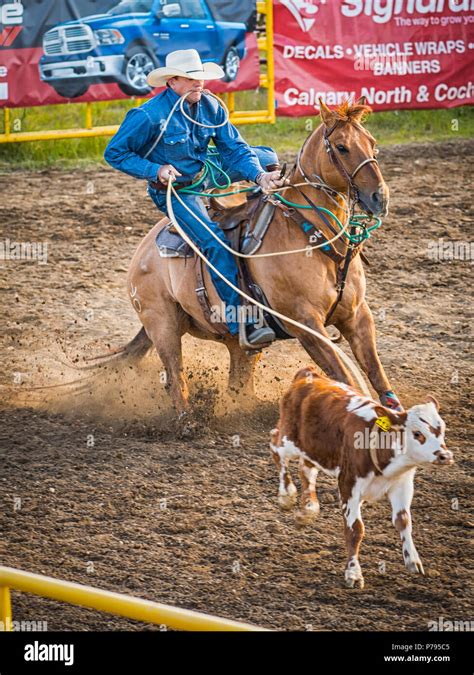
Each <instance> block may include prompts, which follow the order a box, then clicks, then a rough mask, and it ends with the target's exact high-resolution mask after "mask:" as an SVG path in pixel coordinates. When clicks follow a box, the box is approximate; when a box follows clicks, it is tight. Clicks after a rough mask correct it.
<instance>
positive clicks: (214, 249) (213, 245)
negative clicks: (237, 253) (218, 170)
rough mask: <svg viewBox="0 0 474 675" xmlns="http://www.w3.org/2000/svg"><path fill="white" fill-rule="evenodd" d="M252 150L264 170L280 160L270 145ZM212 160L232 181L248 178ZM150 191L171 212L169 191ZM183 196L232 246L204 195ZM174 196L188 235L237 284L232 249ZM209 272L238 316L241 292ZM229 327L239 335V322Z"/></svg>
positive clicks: (197, 213)
mask: <svg viewBox="0 0 474 675" xmlns="http://www.w3.org/2000/svg"><path fill="white" fill-rule="evenodd" d="M252 150H254V152H255V153H256V155H257V157H258V159H259V161H260V164H261V165H262V170H263V169H264V168H265V167H266V166H267V165H268V164H276V163H278V157H277V155H276V153H275V152H274V150H272V149H271V148H268V147H265V146H256V147H252ZM212 161H213V162H214V163H215V164H217V165H218V166H221V167H222V168H223V169H224V171H225V172H226V173H227V174H228V175H229V177H230V179H231V181H232V182H235V181H239V180H245V177H244V176H242V175H240V174H239V173H237V172H236V171H235V170H234V169H233V168H232V167H229V166H225V165H223V163H222V161H221V158H220V156H218V155H216V156H213V158H212ZM217 180H218V181H219V182H223V180H222V176H219V175H217ZM206 187H208V184H207V183H206V182H204V183H203V186H202V188H203V189H205V188H206ZM148 194H149V195H150V197H151V198H152V200H153V202H154V203H155V204H156V206H157V207H158V209H159V210H160V211H162V212H163V213H166V214H167V215H168V212H167V208H166V192H164V191H163V192H162V191H159V190H154V189H153V188H152V187H151V186H150V185H148ZM180 198H181V199H182V200H183V201H184V203H185V204H186V205H187V206H188V207H189V208H190V209H191V210H192V211H194V212H195V213H196V215H197V216H199V218H200V219H201V220H203V221H204V222H205V223H206V225H208V227H209V228H210V229H211V230H212V231H213V232H214V233H215V234H216V235H217V236H218V238H219V239H220V240H221V241H223V242H225V243H226V244H227V245H229V242H228V240H227V238H226V236H225V234H224V232H223V231H222V230H221V228H220V227H219V225H217V223H214V222H213V221H212V220H211V219H210V218H209V216H208V214H207V210H206V207H205V206H204V203H203V201H202V199H201V197H197V196H196V195H188V194H180ZM172 199H173V210H174V214H175V216H176V219H177V221H178V223H179V225H180V226H181V227H182V228H183V230H184V231H185V232H186V234H187V235H188V236H189V238H190V239H192V240H193V242H194V243H195V244H196V245H197V246H198V247H199V249H200V250H201V251H202V253H204V255H205V256H206V258H207V259H208V260H209V262H210V263H211V264H212V265H214V267H215V268H216V269H218V270H219V272H220V273H221V274H222V275H223V276H224V277H225V278H226V279H228V280H229V281H230V282H231V283H232V284H233V285H234V286H238V270H237V262H236V260H235V257H234V256H233V255H232V253H229V251H226V250H225V249H224V248H222V246H221V245H220V244H219V243H218V242H217V241H216V240H215V239H214V237H213V236H212V234H210V232H208V231H207V230H206V229H205V228H204V227H203V226H202V225H201V223H199V222H198V221H197V220H196V219H195V218H193V216H192V215H191V214H190V213H189V212H188V211H187V210H186V209H185V208H184V206H182V205H181V204H180V203H179V202H178V201H177V199H176V198H175V197H172ZM209 272H210V275H211V279H212V281H213V283H214V286H215V288H216V291H217V293H218V295H219V297H220V299H221V300H222V301H223V303H224V305H225V307H226V308H227V307H229V308H234V312H233V316H234V317H237V316H238V308H239V305H240V302H241V301H240V295H239V294H238V293H236V291H234V290H232V288H230V286H228V285H227V284H226V283H225V282H224V281H223V280H222V279H221V278H220V277H219V276H218V275H217V274H216V273H215V272H213V271H212V270H211V269H210V270H209ZM227 326H228V328H229V331H230V333H231V334H232V335H237V333H238V332H239V324H238V321H233V320H228V321H227Z"/></svg>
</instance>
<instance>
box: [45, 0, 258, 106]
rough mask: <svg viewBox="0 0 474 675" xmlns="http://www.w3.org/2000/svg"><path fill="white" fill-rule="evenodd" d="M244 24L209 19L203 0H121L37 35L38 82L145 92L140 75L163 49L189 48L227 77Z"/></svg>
mask: <svg viewBox="0 0 474 675" xmlns="http://www.w3.org/2000/svg"><path fill="white" fill-rule="evenodd" d="M247 30H248V27H247V26H246V24H245V23H239V22H235V21H221V20H215V19H214V17H213V15H212V13H211V11H210V9H209V6H208V4H207V2H206V0H179V2H169V1H168V0H121V2H119V3H118V4H117V5H115V6H114V7H112V8H111V9H109V10H108V11H107V12H106V13H103V14H95V15H92V16H86V17H83V18H80V19H77V20H74V21H66V22H64V23H60V24H58V25H56V26H54V27H53V28H51V29H50V30H48V31H47V32H46V33H45V34H44V36H43V55H42V56H41V58H40V61H39V72H40V78H41V80H42V81H44V82H46V83H48V84H49V85H51V86H52V87H53V88H54V89H55V91H56V92H57V93H58V94H59V95H60V96H63V97H65V98H76V97H78V96H82V95H83V94H85V93H86V92H87V90H88V88H89V86H90V85H91V84H96V83H106V82H116V83H117V84H118V86H119V87H120V89H121V90H122V91H123V92H124V93H125V94H127V95H128V96H146V95H147V94H149V93H150V87H149V86H148V85H147V82H146V77H147V75H148V73H150V71H152V70H153V69H154V68H157V67H159V66H161V65H164V60H165V56H166V54H168V53H169V52H171V51H173V50H175V49H189V48H190V47H194V48H195V49H197V50H198V51H199V53H200V55H201V59H202V61H214V62H216V63H220V64H221V65H222V67H223V69H224V72H225V78H224V81H226V82H232V81H233V80H235V79H236V77H237V74H238V72H239V67H240V62H241V60H242V59H243V58H244V57H245V55H246V47H245V35H246V31H247Z"/></svg>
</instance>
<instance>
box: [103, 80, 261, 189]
mask: <svg viewBox="0 0 474 675" xmlns="http://www.w3.org/2000/svg"><path fill="white" fill-rule="evenodd" d="M178 98H179V96H178V95H177V94H176V93H175V92H174V91H173V90H172V89H170V88H167V89H166V90H165V91H163V92H161V93H160V94H158V95H157V96H155V97H154V98H152V99H150V100H149V101H147V102H146V103H144V104H143V105H141V106H140V107H139V108H132V110H129V112H128V113H127V115H126V117H125V119H124V121H123V122H122V125H121V126H120V128H119V130H118V131H117V133H116V134H115V136H114V137H113V138H112V140H111V141H110V143H109V144H108V146H107V148H106V150H105V153H104V157H105V159H106V161H107V162H108V163H109V164H110V165H111V166H113V167H114V168H115V169H119V170H120V171H124V172H125V173H128V174H129V175H130V176H134V177H135V178H142V179H147V180H153V181H156V180H157V175H158V171H159V169H160V166H161V165H163V164H172V165H173V166H174V167H175V168H176V169H178V171H179V172H180V173H181V174H182V177H180V178H179V179H178V182H184V181H189V180H192V178H194V176H195V175H196V174H197V173H199V171H200V170H201V169H202V166H203V162H204V160H205V158H206V151H207V146H208V145H209V142H210V141H211V140H213V141H214V143H215V145H216V147H217V149H218V150H219V153H220V155H221V157H222V159H223V160H224V162H225V164H227V165H231V166H232V167H233V168H235V169H237V170H238V172H239V173H241V174H242V175H243V176H245V177H246V178H247V179H248V180H250V181H254V180H255V178H256V176H257V174H258V173H260V172H261V171H262V170H263V169H262V166H261V164H260V162H259V161H258V158H257V156H256V154H255V152H254V151H253V150H252V149H251V148H250V147H249V145H248V144H247V143H246V142H245V141H244V139H243V138H242V136H241V135H240V134H239V132H238V131H237V129H236V128H235V127H234V126H233V125H232V124H230V122H228V123H227V124H225V125H224V126H222V127H220V128H217V129H216V128H210V129H206V128H204V127H199V126H197V125H196V124H193V123H192V122H190V121H189V120H187V119H186V118H185V117H184V115H183V114H182V112H181V110H180V108H179V106H178V107H177V108H176V110H175V112H174V113H173V115H172V116H171V119H170V121H169V123H168V125H167V127H166V130H165V132H164V134H163V136H162V138H161V140H160V142H159V143H158V144H157V145H156V147H155V148H154V149H153V150H152V151H151V152H150V154H149V155H148V156H147V157H146V158H145V155H146V153H147V152H148V151H149V149H150V148H151V147H152V146H153V143H154V142H155V140H156V138H157V137H158V136H159V134H160V131H161V129H162V125H163V123H164V121H165V120H166V118H167V117H168V114H169V112H170V111H171V108H172V107H173V105H174V104H175V103H176V100H177V99H178ZM184 105H185V110H186V112H187V113H188V115H189V114H190V113H189V107H187V106H188V104H187V103H186V102H185V104H184ZM196 107H197V112H196ZM191 108H192V111H193V113H192V115H191V116H195V117H194V119H196V120H197V121H198V122H202V123H203V124H210V125H212V124H220V123H221V122H223V121H224V118H225V112H224V109H223V108H222V106H221V105H219V103H218V102H217V101H216V100H215V99H214V98H212V97H211V96H206V95H205V94H204V95H203V96H202V98H201V100H200V102H199V103H197V104H195V105H194V106H191Z"/></svg>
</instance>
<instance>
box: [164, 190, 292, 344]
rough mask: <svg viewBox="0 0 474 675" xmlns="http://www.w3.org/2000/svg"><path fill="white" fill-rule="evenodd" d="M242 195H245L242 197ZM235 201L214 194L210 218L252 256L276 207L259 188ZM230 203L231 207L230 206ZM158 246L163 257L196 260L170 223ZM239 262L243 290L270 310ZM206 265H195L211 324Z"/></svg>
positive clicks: (273, 323) (283, 335) (279, 329)
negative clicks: (205, 277) (204, 273)
mask: <svg viewBox="0 0 474 675" xmlns="http://www.w3.org/2000/svg"><path fill="white" fill-rule="evenodd" d="M241 185H242V184H236V185H233V186H232V187H231V188H229V190H230V189H235V188H237V189H238V188H239V187H241ZM247 185H250V184H247ZM211 194H212V193H211ZM242 195H244V197H243V198H242ZM245 195H247V197H245ZM232 198H233V199H232V200H230V199H229V198H227V197H219V194H218V193H216V194H212V196H211V197H210V198H209V204H208V207H207V208H208V214H209V217H210V218H211V219H212V220H213V221H214V222H216V223H217V224H218V225H219V227H220V228H221V229H222V230H223V231H224V232H225V234H226V239H227V241H228V242H229V245H230V246H231V247H232V248H233V249H234V250H235V251H238V252H239V253H245V254H246V255H252V254H254V253H255V252H256V251H258V249H259V248H260V246H261V245H262V242H263V240H264V237H265V235H266V233H267V231H268V228H269V227H270V224H271V222H272V220H273V216H274V214H275V209H276V208H277V204H276V203H275V202H274V200H272V199H271V198H269V197H268V196H267V195H264V194H263V193H262V192H261V190H260V188H256V189H255V190H253V191H249V192H244V193H240V194H238V195H232ZM234 198H237V199H234ZM235 202H237V203H235ZM229 203H230V204H231V205H230V206H229ZM156 245H157V247H158V250H159V253H160V256H161V257H163V258H192V257H194V251H193V250H192V249H191V247H190V246H189V245H188V244H187V243H186V242H185V241H184V240H183V239H182V237H181V236H180V235H179V234H178V232H177V231H176V230H175V229H174V227H173V226H172V224H171V223H170V222H169V223H168V224H167V225H165V227H163V228H162V230H161V231H160V232H159V233H158V235H157V237H156ZM237 261H238V266H239V285H240V288H241V290H243V291H244V292H245V293H247V294H248V295H250V296H251V297H253V298H255V299H256V300H258V301H259V302H261V303H262V304H264V305H266V306H267V307H270V305H269V303H268V300H267V298H266V297H265V294H264V292H263V291H262V289H261V288H260V287H259V286H258V285H257V284H256V283H255V282H254V281H253V279H252V278H251V275H250V272H249V269H248V266H247V265H246V263H245V259H244V258H238V259H237ZM203 265H204V263H203V261H202V259H201V258H199V259H198V261H197V264H196V277H197V286H196V294H197V296H198V300H199V303H200V305H201V308H202V310H203V313H204V316H205V317H206V320H207V321H209V320H210V317H211V315H212V310H211V306H210V303H209V298H208V295H207V291H206V287H205V282H204V276H203ZM263 314H264V318H265V321H266V322H267V324H268V326H269V327H270V328H272V329H273V330H274V332H275V334H276V336H277V338H279V339H290V338H292V337H293V336H292V335H290V334H289V333H287V332H286V330H285V329H284V327H283V324H282V323H281V322H280V321H279V320H278V319H276V318H275V317H273V316H272V315H271V314H269V313H267V312H263ZM213 325H214V326H215V327H216V329H217V330H218V331H219V333H220V334H221V335H222V336H224V335H228V330H227V327H226V325H225V324H224V323H221V324H216V323H215V322H213Z"/></svg>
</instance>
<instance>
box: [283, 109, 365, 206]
mask: <svg viewBox="0 0 474 675" xmlns="http://www.w3.org/2000/svg"><path fill="white" fill-rule="evenodd" d="M341 122H343V120H336V121H335V122H334V124H333V125H332V127H330V128H329V129H328V127H327V126H326V125H324V134H323V141H324V147H325V148H326V152H327V153H328V156H329V159H330V160H331V162H332V164H333V166H334V167H335V168H336V169H337V171H338V172H339V173H340V174H341V176H342V177H343V178H344V180H345V181H346V183H347V197H346V196H345V195H343V194H342V193H341V192H339V191H338V190H336V189H334V188H332V187H331V186H330V185H328V184H327V183H326V182H325V181H323V180H322V178H321V177H320V176H318V175H317V174H316V173H313V176H314V177H315V178H316V179H317V180H318V183H315V182H314V181H312V180H311V179H310V178H309V177H308V176H307V175H306V174H305V172H304V170H303V167H302V165H301V157H302V155H303V151H304V149H305V147H306V143H307V142H308V141H309V139H310V138H311V135H312V134H310V135H309V136H308V137H307V138H306V140H305V142H304V143H303V145H302V146H301V148H300V151H299V153H298V156H297V158H296V167H297V168H298V170H299V172H300V173H301V175H302V176H303V179H304V180H305V182H306V183H308V184H309V185H312V186H313V187H316V188H319V189H322V190H323V191H324V192H325V193H326V195H327V196H328V197H330V198H331V199H332V201H333V202H334V203H336V204H337V202H336V200H335V199H334V198H333V197H331V194H332V195H337V196H339V197H342V198H343V200H344V202H346V203H348V205H349V204H350V211H351V213H352V212H353V210H354V207H355V205H356V204H358V203H360V192H359V188H358V187H357V185H356V184H355V183H354V178H355V177H356V175H357V174H358V173H359V171H360V170H361V169H362V168H363V167H364V166H366V165H367V164H377V165H378V160H377V159H376V158H375V157H367V159H363V160H362V162H360V164H359V165H358V166H356V168H355V169H354V171H353V172H352V173H349V172H348V171H347V169H346V167H345V166H344V164H343V163H342V161H341V160H340V158H339V157H338V155H337V154H336V153H335V152H334V148H333V146H332V145H331V142H330V140H329V138H330V136H331V135H332V134H333V132H334V131H335V130H336V128H337V127H338V126H339V125H340V124H341ZM353 124H355V126H356V127H357V129H358V130H359V131H362V132H365V130H364V129H363V127H361V126H360V125H358V124H356V123H353ZM337 206H339V207H340V204H337ZM348 211H349V209H348Z"/></svg>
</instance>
